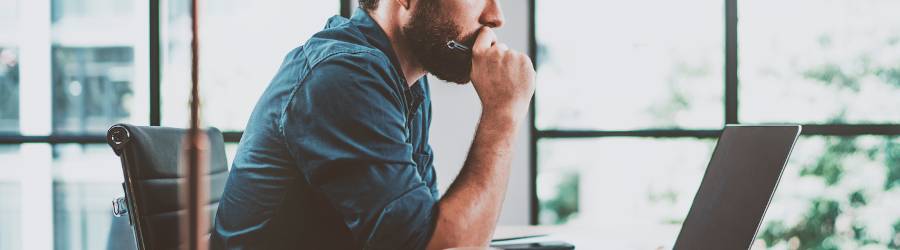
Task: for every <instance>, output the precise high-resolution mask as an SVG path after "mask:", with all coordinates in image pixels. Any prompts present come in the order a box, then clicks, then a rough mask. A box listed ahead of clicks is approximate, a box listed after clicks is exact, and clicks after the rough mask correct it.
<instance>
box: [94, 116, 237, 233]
mask: <svg viewBox="0 0 900 250" xmlns="http://www.w3.org/2000/svg"><path fill="white" fill-rule="evenodd" d="M205 132H206V134H207V137H208V138H209V151H210V158H209V173H207V175H208V176H207V177H208V180H209V191H210V193H209V201H208V203H207V206H206V211H208V213H209V221H210V224H212V221H214V218H215V214H216V209H217V208H218V203H219V198H220V197H222V192H223V190H224V188H225V181H226V178H228V166H227V164H228V163H227V160H226V158H225V144H224V140H223V138H222V133H221V132H220V131H219V130H218V129H216V128H210V129H208V130H206V131H205ZM186 134H187V130H186V129H176V128H165V127H146V126H132V125H128V124H117V125H115V126H112V127H111V128H110V129H109V131H108V132H107V137H106V140H107V142H108V143H109V145H110V146H111V147H112V148H113V151H115V153H116V155H118V156H119V157H120V158H121V160H122V172H123V174H124V175H125V183H123V187H124V189H125V203H126V204H127V209H128V217H129V220H130V222H131V225H132V227H133V229H134V236H135V240H136V241H137V246H138V248H139V249H174V248H179V247H181V246H183V245H185V244H187V241H186V239H182V238H181V235H182V234H181V233H182V232H181V230H182V228H181V227H180V225H179V223H180V222H181V221H186V220H187V219H188V218H187V204H186V203H185V202H184V201H182V200H180V199H179V186H185V187H186V178H185V176H183V174H182V173H181V172H180V171H179V170H178V165H179V161H180V160H179V157H180V156H181V154H182V146H183V144H184V141H183V139H184V136H185V135H186ZM210 229H212V225H210Z"/></svg>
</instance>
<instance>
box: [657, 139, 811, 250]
mask: <svg viewBox="0 0 900 250" xmlns="http://www.w3.org/2000/svg"><path fill="white" fill-rule="evenodd" d="M800 130H801V127H800V126H799V125H790V126H741V125H728V126H726V127H725V129H724V130H723V131H722V135H721V136H720V137H719V142H718V144H717V145H716V149H715V151H714V152H713V155H712V159H711V160H710V161H709V165H708V166H707V167H706V174H704V176H703V181H702V182H701V184H700V188H699V190H697V195H696V196H695V197H694V203H693V204H692V205H691V210H690V212H688V215H687V218H686V219H685V221H684V224H683V225H682V227H681V232H680V233H679V234H678V239H677V240H676V242H675V247H674V249H675V250H680V249H717V250H718V249H725V250H727V249H749V248H750V247H751V246H752V244H753V241H754V240H755V238H756V233H757V231H758V230H759V224H760V222H761V221H762V218H763V216H764V215H765V213H766V208H767V207H768V206H769V202H770V201H771V200H772V195H773V194H774V193H775V188H776V187H777V186H778V180H779V179H780V178H781V172H782V171H783V170H784V166H785V164H786V163H787V160H788V157H789V156H790V154H791V149H792V148H793V146H794V143H795V142H796V141H797V137H798V136H799V135H800Z"/></svg>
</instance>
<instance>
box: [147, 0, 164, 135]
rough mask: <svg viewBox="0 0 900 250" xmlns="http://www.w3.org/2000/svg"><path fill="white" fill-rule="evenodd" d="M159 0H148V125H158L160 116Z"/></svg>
mask: <svg viewBox="0 0 900 250" xmlns="http://www.w3.org/2000/svg"><path fill="white" fill-rule="evenodd" d="M159 1H160V0H150V31H149V32H150V126H159V125H160V121H161V116H160V113H161V112H160V108H161V107H160V81H161V79H162V78H161V77H162V71H161V69H160V67H161V66H162V64H161V56H162V54H161V53H162V47H161V41H160V33H161V32H162V31H161V30H160V27H161V26H160V15H159V14H160V3H159Z"/></svg>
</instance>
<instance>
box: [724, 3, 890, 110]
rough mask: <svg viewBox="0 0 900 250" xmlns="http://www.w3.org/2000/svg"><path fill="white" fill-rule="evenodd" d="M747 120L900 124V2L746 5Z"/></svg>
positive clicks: (743, 66)
mask: <svg viewBox="0 0 900 250" xmlns="http://www.w3.org/2000/svg"><path fill="white" fill-rule="evenodd" d="M739 3H740V5H739V11H740V20H741V21H740V22H739V23H738V24H739V27H738V32H739V36H738V39H740V41H739V47H738V48H739V50H740V51H739V53H740V57H739V58H740V64H739V65H740V69H739V73H740V112H739V114H740V120H741V121H742V122H753V123H760V122H794V123H797V122H800V123H900V98H898V97H900V53H898V51H900V15H898V14H897V10H900V1H893V0H869V1H854V0H834V1H818V0H798V1H778V0H752V1H740V2H739Z"/></svg>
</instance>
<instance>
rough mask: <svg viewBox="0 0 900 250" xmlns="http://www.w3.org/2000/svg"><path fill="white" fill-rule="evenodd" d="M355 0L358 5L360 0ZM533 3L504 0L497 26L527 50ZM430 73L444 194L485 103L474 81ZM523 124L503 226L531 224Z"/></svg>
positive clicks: (512, 45) (510, 41)
mask: <svg viewBox="0 0 900 250" xmlns="http://www.w3.org/2000/svg"><path fill="white" fill-rule="evenodd" d="M351 2H352V3H353V8H354V9H355V8H356V6H357V2H356V1H351ZM528 2H529V1H525V0H508V1H506V0H505V1H500V4H501V7H502V9H503V14H504V16H505V17H506V23H505V24H504V25H503V27H502V28H500V29H497V30H496V32H497V36H498V37H499V39H500V41H501V42H504V43H506V44H507V45H509V47H510V48H512V49H515V50H518V51H522V52H527V51H528V29H529V27H528ZM351 13H352V12H351ZM429 77H430V79H429V81H430V82H431V99H432V108H433V114H432V116H433V118H432V119H433V120H432V123H431V147H432V149H433V150H434V152H435V160H434V161H435V163H434V165H435V168H436V169H437V172H438V186H439V187H440V190H441V194H443V193H445V192H446V191H447V188H448V187H449V186H450V183H452V182H453V179H454V178H456V174H458V173H459V170H460V168H461V167H462V165H463V163H464V162H465V160H466V154H467V153H468V152H469V146H470V144H471V143H472V138H473V137H474V135H475V126H476V125H477V123H478V117H479V116H480V115H481V102H480V101H479V100H478V96H477V95H476V93H475V89H473V88H472V85H471V84H468V85H463V86H459V85H456V84H454V83H447V82H444V81H441V80H438V79H437V78H434V77H431V76H429ZM519 126H520V127H519V135H518V137H517V138H516V144H515V149H514V155H513V163H512V165H513V166H512V174H511V176H510V180H509V189H508V190H507V192H506V199H505V201H504V204H503V212H502V213H501V214H500V224H503V225H527V224H528V217H529V214H530V210H531V208H530V204H529V201H528V199H529V198H528V197H529V189H528V182H529V180H530V179H531V178H530V177H529V173H528V167H529V166H530V158H529V157H528V156H529V155H530V152H529V150H530V148H529V146H528V145H529V141H530V140H529V138H528V135H529V133H528V129H529V127H530V125H529V121H527V120H525V121H523V122H522V124H520V125H519Z"/></svg>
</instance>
